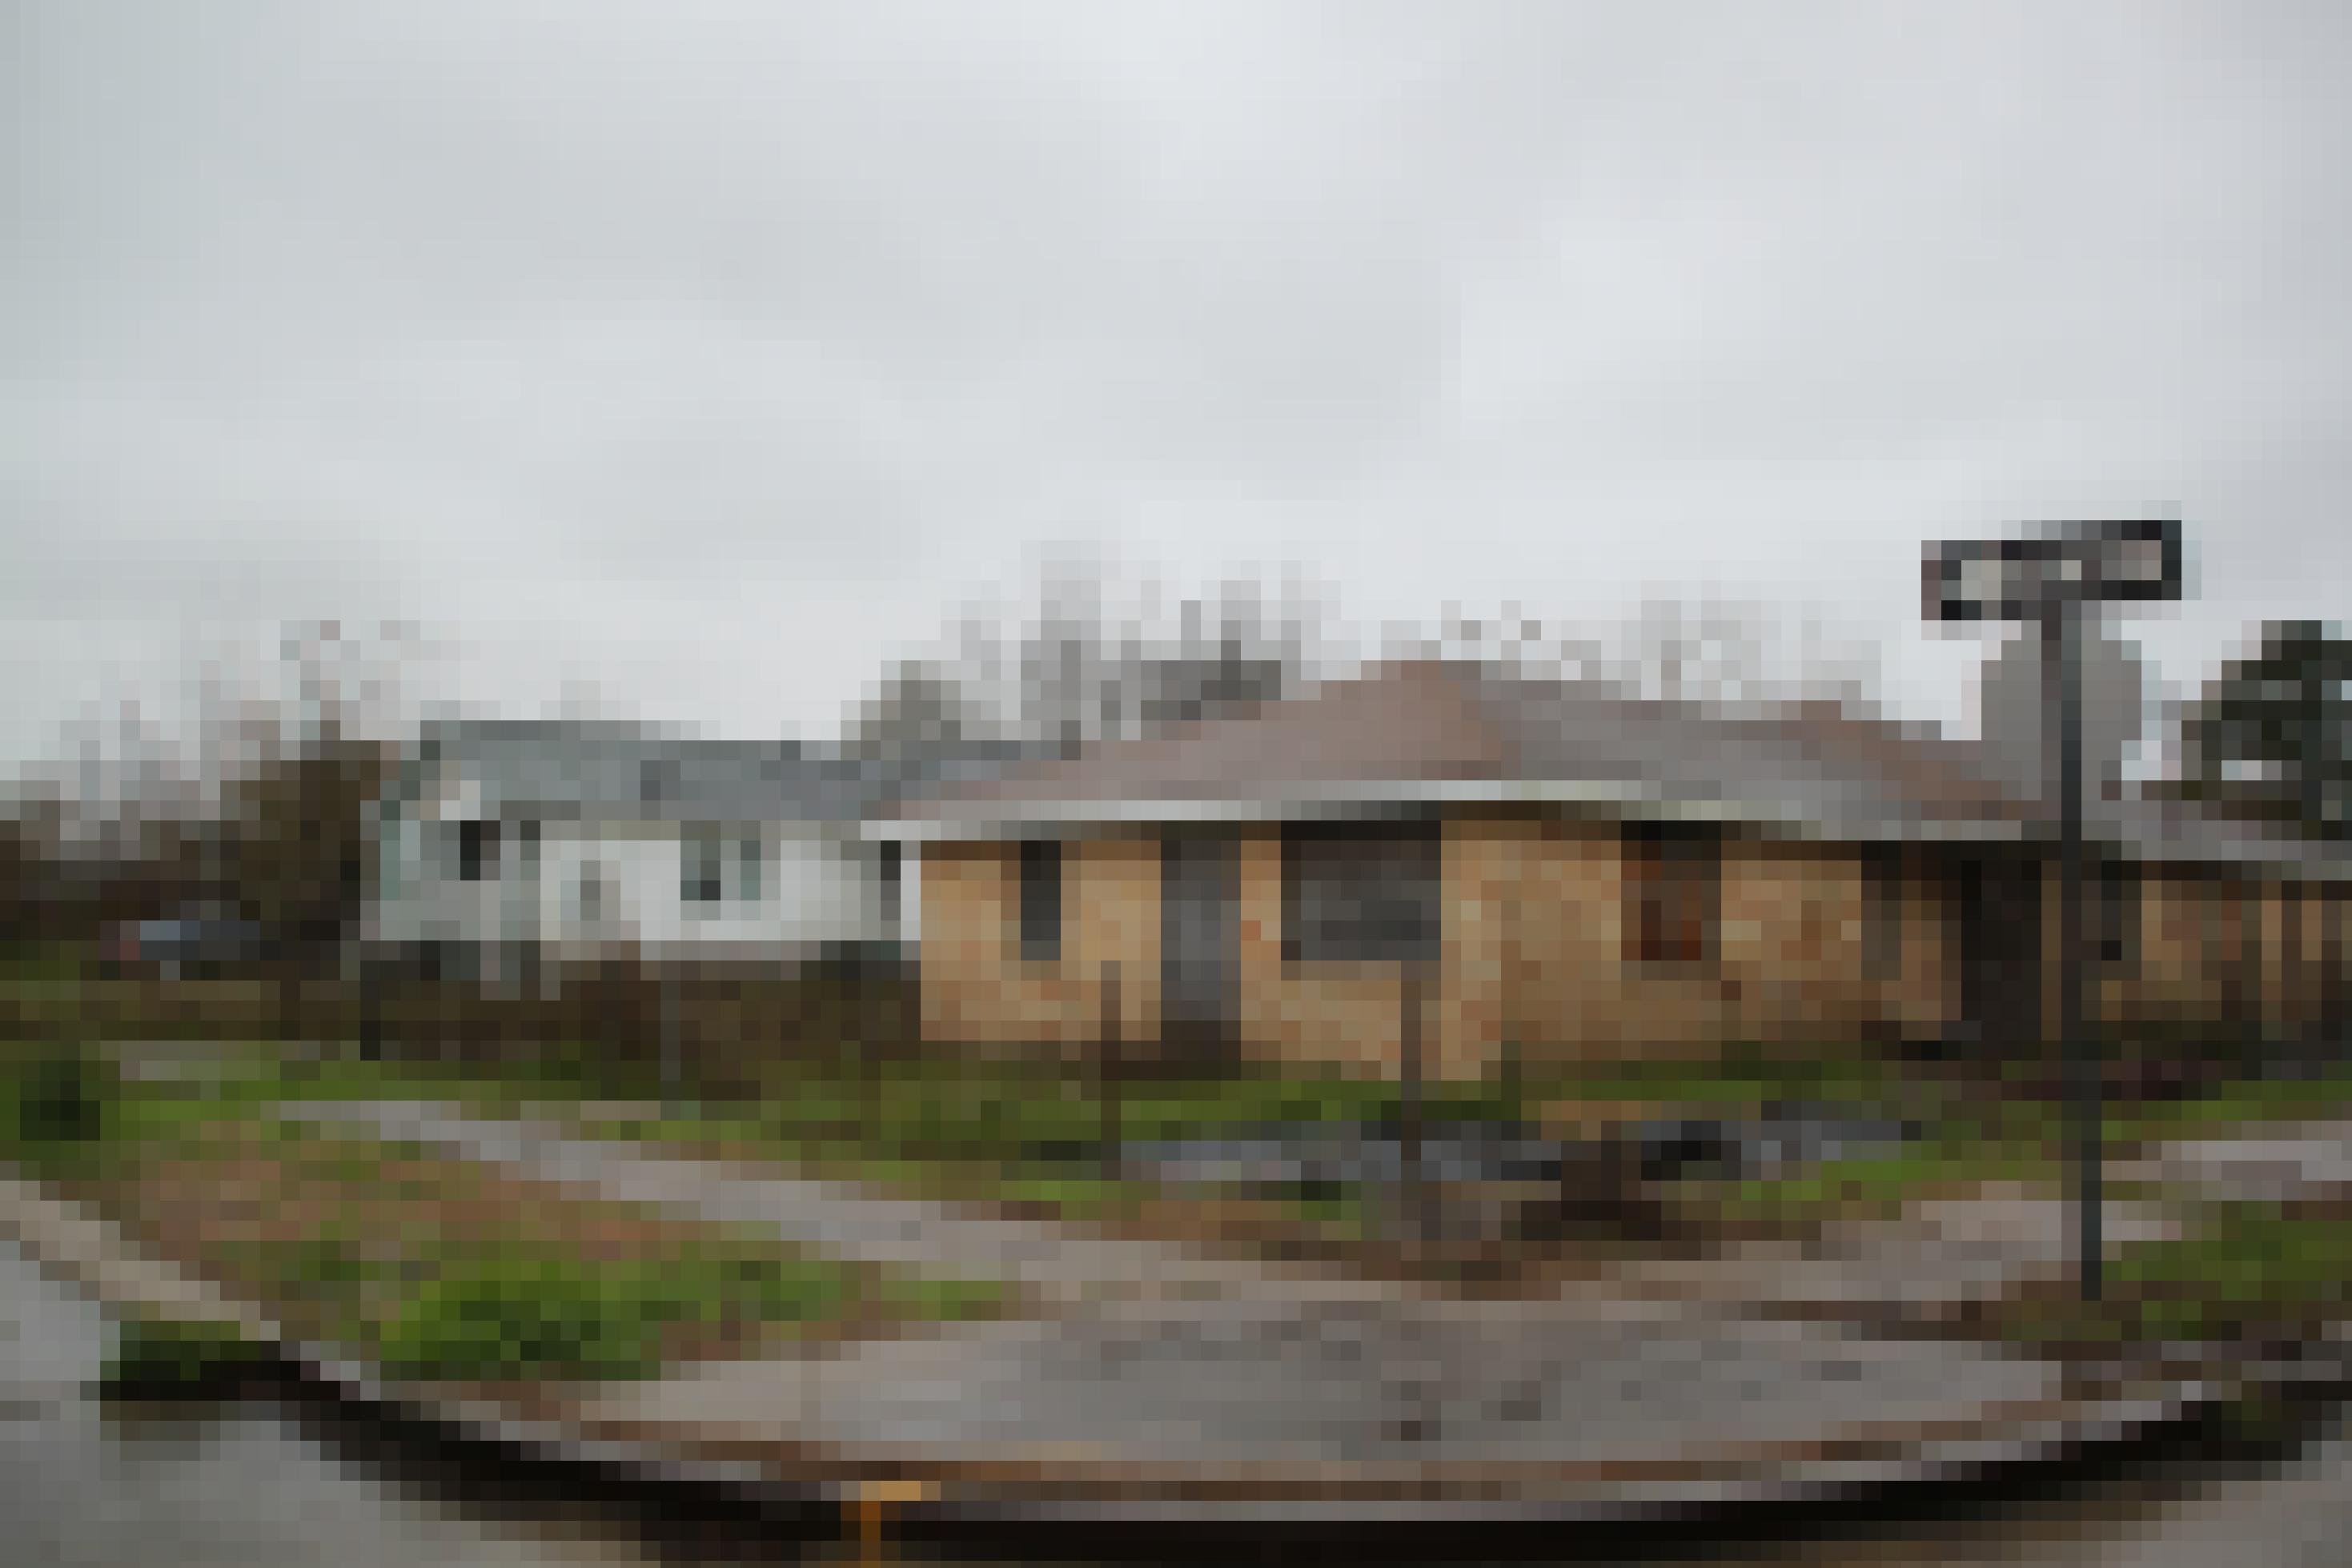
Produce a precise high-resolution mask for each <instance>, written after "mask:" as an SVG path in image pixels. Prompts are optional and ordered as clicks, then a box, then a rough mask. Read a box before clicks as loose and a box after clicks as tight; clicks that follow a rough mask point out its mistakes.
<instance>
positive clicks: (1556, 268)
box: [0, 0, 2352, 762]
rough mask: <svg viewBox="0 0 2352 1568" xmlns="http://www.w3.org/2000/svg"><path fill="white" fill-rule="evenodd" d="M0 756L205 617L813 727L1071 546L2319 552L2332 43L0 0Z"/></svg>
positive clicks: (1452, 15)
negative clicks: (2158, 514)
mask: <svg viewBox="0 0 2352 1568" xmlns="http://www.w3.org/2000/svg"><path fill="white" fill-rule="evenodd" d="M0 27H5V37H0V73H5V74H0V97H5V101H6V104H7V108H6V110H5V113H6V115H7V117H8V119H7V121H6V123H7V126H8V135H7V147H6V159H7V162H6V172H5V207H0V211H5V222H6V224H7V225H8V228H7V233H6V236H5V245H0V279H5V282H0V367H5V369H0V376H5V397H6V404H5V417H0V530H4V531H0V539H5V543H0V551H5V556H0V566H5V570H0V614H4V615H5V629H0V638H5V643H0V657H5V671H6V678H7V682H8V698H7V707H8V711H7V713H6V714H5V723H0V756H5V758H6V759H7V760H9V761H10V762H16V761H21V760H23V759H25V758H30V757H33V756H36V755H37V754H38V753H39V752H40V751H41V750H42V749H43V747H45V746H47V745H48V744H49V741H50V737H51V735H52V733H53V727H54V726H55V725H56V724H57V722H58V720H59V719H60V718H62V717H64V716H68V715H70V714H71V713H73V712H74V711H76V709H77V708H78V707H80V706H86V705H89V704H90V703H93V702H97V701H100V700H107V699H109V698H110V695H120V694H121V693H124V692H148V691H154V690H158V689H160V688H161V687H162V686H166V685H169V684H170V683H171V682H172V681H173V678H174V674H175V667H176V666H177V664H179V662H180V661H182V660H184V658H185V657H186V656H187V655H188V653H189V650H190V649H191V648H192V647H194V646H196V645H198V643H200V642H201V641H202V640H203V639H204V638H206V637H212V636H218V635H224V634H226V635H245V634H248V633H254V634H258V633H259V632H261V629H263V628H266V627H267V626H268V624H269V623H271V622H275V621H277V620H279V619H282V618H288V617H320V616H335V617H341V618H343V619H344V620H346V621H349V622H362V623H364V622H373V621H375V620H379V619H383V618H385V617H400V618H404V619H406V620H409V621H412V622H419V623H422V624H423V625H425V626H426V627H427V628H430V629H432V630H434V631H436V632H439V633H441V634H443V635H445V636H446V637H447V638H448V639H450V640H451V641H452V643H453V644H454V646H455V647H456V648H457V653H455V654H454V655H453V656H452V658H451V659H450V660H448V661H447V662H446V667H445V668H444V670H443V672H442V674H441V676H439V677H436V678H440V679H442V680H443V681H444V682H445V684H446V685H449V686H451V687H453V688H454V694H455V695H462V696H464V697H467V698H468V699H470V700H472V701H475V702H478V703H486V704H491V705H495V706H499V707H501V708H504V709H507V710H509V711H513V712H518V713H524V712H531V711H538V710H541V709H543V708H544V707H545V706H547V705H549V704H551V703H552V702H553V701H555V700H556V699H557V698H558V697H559V696H560V695H562V691H563V689H564V687H565V685H566V684H567V682H572V683H584V684H585V685H590V686H593V688H594V689H596V690H598V691H599V692H601V693H602V695H603V696H604V700H605V701H606V702H607V703H609V704H613V705H617V706H621V707H623V708H625V709H626V710H629V711H635V712H640V713H644V714H646V715H649V716H656V717H664V718H669V719H675V720H677V721H679V722H681V723H688V724H693V725H697V726H700V727H709V728H712V729H716V730H719V731H722V732H727V733H736V734H746V735H750V734H760V733H773V732H774V731H775V729H776V728H777V727H790V728H794V729H798V730H801V731H803V732H813V731H820V730H824V729H828V728H830V727H831V726H832V725H834V724H835V723H836V722H837V720H838V717H839V715H840V711H841V708H842V706H843V705H844V704H845V703H846V702H848V701H850V700H852V699H853V698H854V697H855V696H856V694H857V692H858V690H859V689H860V685H861V683H863V682H865V681H866V680H868V679H870V678H871V677H872V676H873V675H874V674H876V672H877V670H878V668H879V667H880V665H881V664H882V662H883V661H884V660H885V659H886V658H887V657H888V656H889V655H890V654H892V653H894V652H899V651H905V650H909V649H915V648H919V647H921V646H922V645H924V644H926V643H929V641H930V640H931V639H932V638H933V637H934V636H935V635H936V634H937V633H938V632H939V630H940V627H941V625H942V624H943V622H945V621H946V620H947V619H948V618H949V616H950V615H951V614H952V613H953V612H954V611H955V610H956V608H957V606H958V605H959V604H960V603H961V602H962V601H965V600H967V599H968V598H970V597H971V595H973V594H975V593H978V592H983V591H989V590H991V589H993V588H999V587H1010V586H1016V585H1017V584H1018V583H1019V582H1020V581H1021V580H1023V578H1024V575H1025V574H1026V573H1027V572H1028V571H1029V570H1031V569H1032V567H1033V566H1034V561H1035V552H1036V550H1037V549H1038V548H1039V547H1040V546H1043V545H1046V544H1050V543H1054V542H1058V541H1078V542H1081V543H1086V544H1089V545H1093V546H1096V547H1098V548H1101V549H1108V551H1110V552H1111V553H1112V554H1114V555H1115V556H1116V557H1117V558H1118V559H1119V560H1121V561H1123V562H1125V563H1127V565H1128V566H1129V567H1130V568H1131V569H1133V570H1139V571H1143V570H1149V571H1154V572H1158V573H1160V574H1162V575H1164V576H1166V577H1168V578H1169V579H1171V580H1173V581H1174V582H1176V583H1177V584H1179V585H1180V586H1181V585H1185V584H1192V583H1199V582H1201V581H1202V580H1211V579H1214V578H1216V577H1218V576H1220V575H1222V574H1224V573H1226V572H1228V571H1232V570H1255V569H1260V568H1263V569H1265V570H1269V571H1273V572H1278V571H1280V570H1282V569H1283V567H1284V566H1285V565H1286V564H1291V563H1295V564H1296V565H1297V566H1298V567H1300V568H1302V569H1303V570H1305V572H1306V573H1307V576H1308V577H1309V578H1310V579H1312V580H1317V581H1318V582H1320V583H1321V584H1323V585H1324V586H1325V587H1326V589H1327V590H1328V593H1329V595H1330V597H1331V598H1332V599H1333V600H1335V601H1337V603H1338V605H1339V608H1340V609H1341V610H1342V611H1343V612H1345V613H1346V614H1347V615H1348V616H1349V618H1350V620H1351V621H1354V622H1359V623H1362V624H1368V625H1371V624H1378V623H1380V622H1384V621H1388V620H1393V619H1399V618H1412V619H1416V620H1421V621H1429V620H1432V619H1433V618H1434V617H1436V616H1437V615H1438V614H1439V613H1440V612H1441V610H1442V609H1443V607H1444V604H1445V603H1446V602H1447V601H1458V602H1459V603H1461V604H1462V605H1463V606H1464V607H1465V609H1467V610H1470V611H1473V612H1475V611H1480V610H1486V609H1491V608H1493V607H1494V606H1496V604H1498V603H1499V602H1501V601H1505V600H1507V599H1516V600H1517V601H1519V602H1520V603H1521V604H1522V605H1523V606H1524V607H1525V608H1526V610H1527V611H1528V612H1529V613H1533V614H1538V615H1542V616H1544V617H1547V618H1550V619H1558V620H1567V621H1573V620H1577V619H1580V618H1591V617H1608V616H1613V615H1616V614H1621V613H1623V612H1628V611H1630V610H1631V609H1633V607H1634V605H1635V603H1636V602H1637V601H1639V600H1640V599H1641V598H1642V597H1643V595H1644V593H1645V592H1649V591H1653V590H1655V589H1666V590H1697V589H1702V588H1706V587H1710V586H1711V587H1713V588H1715V589H1717V590H1719V591H1726V592H1728V593H1731V594H1734V595H1738V596H1746V597H1754V598H1760V599H1767V600H1775V601H1780V600H1787V601H1796V600H1800V599H1804V600H1810V601H1813V602H1815V603H1817V604H1819V605H1821V606H1822V607H1824V608H1825V609H1827V610H1828V611H1829V612H1831V613H1832V615H1833V616H1835V617H1840V618H1843V621H1844V622H1845V623H1846V625H1847V626H1848V627H1850V628H1851V629H1853V630H1854V631H1857V632H1862V633H1864V634H1866V635H1868V636H1871V637H1874V638H1877V639H1880V640H1883V641H1884V643H1885V644H1886V647H1887V652H1888V656H1889V659H1890V663H1891V666H1892V669H1893V671H1894V674H1895V688H1894V695H1895V698H1896V700H1897V702H1898V703H1899V705H1900V706H1902V707H1903V709H1904V710H1905V711H1906V712H1909V713H1912V714H1914V715H1916V716H1921V717H1927V718H1957V717H1959V716H1962V715H1963V714H1964V712H1965V708H1966V702H1965V692H1966V682H1967V677H1968V674H1969V671H1970V670H1971V669H1972V668H1973V667H1974V665H1975V664H1976V661H1977V658H1978V656H1979V653H1981V652H1982V651H1983V649H1984V648H1985V647H1986V646H1987V645H1988V644H1987V643H1986V642H1984V641H1982V640H1978V639H1968V640H1960V641H1955V640H1950V639H1939V638H1934V637H1931V636H1929V635H1927V633H1925V632H1923V631H1922V630H1921V629H1920V628H1919V627H1918V626H1917V625H1916V581H1917V570H1918V569H1917V561H1918V549H1919V543H1920V541H1921V540H1922V539H1923V538H1927V537H1930V536H1938V535H1942V534H1947V533H1970V534H1973V533H1982V532H1990V531H1999V530H2001V529H2003V528H2008V527H2011V525H2013V524H2015V523H2018V522H2021V521H2023V520H2027V519H2032V518H2039V517H2063V516H2072V515H2083V514H2088V513H2129V514H2136V513H2139V512H2141V511H2144V510H2146V509H2147V508H2148V507H2151V506H2154V507H2167V508H2177V509H2178V511H2179V514H2180V515H2181V516H2182V517H2184V518H2185V519H2186V523H2187V527H2188V531H2189V536H2190V538H2191V539H2192V541H2193V549H2194V550H2195V561H2196V577H2195V581H2194V587H2195V590H2196V591H2197V594H2198V598H2197V600H2196V601H2195V602H2194V603H2193V604H2191V605H2189V606H2187V607H2184V608H2183V609H2181V610H2180V611H2179V612H2176V613H2174V614H2173V615H2172V616H2171V617H2170V618H2169V619H2150V620H2148V621H2147V622H2145V623H2144V627H2143V630H2144V631H2145V632H2146V634H2147V646H2148V651H2149V653H2150V654H2151V657H2152V659H2153V661H2154V662H2155V664H2156V665H2157V667H2158V669H2159V670H2160V671H2161V672H2162V674H2164V675H2166V676H2168V677H2169V678H2171V679H2173V680H2176V681H2177V680H2186V679H2190V678H2193V677H2195V676H2196V675H2197V674H2199V672H2200V670H2202V669H2203V668H2204V667H2205V666H2206V665H2207V664H2209V663H2210V661H2211V660H2213V659H2215V658H2218V657H2220V656H2221V655H2222V654H2223V653H2227V652H2229V651H2231V649H2232V647H2233V642H2234V639H2236V638H2237V637H2238V636H2240V635H2241V634H2242V632H2243V630H2244V628H2245V627H2246V625H2247V623H2248V622H2251V621H2254V620H2258V619H2260V618H2262V617H2264V616H2279V615H2299V616H2319V617H2340V616H2341V615H2342V614H2343V609H2342V606H2343V602H2344V596H2343V594H2342V593H2341V591H2340V590H2339V584H2341V583H2342V582H2344V581H2345V580H2347V568H2352V542H2347V539H2352V530H2347V528H2346V527H2345V518H2346V517H2347V501H2352V447H2347V444H2346V442H2345V440H2344V432H2345V430H2346V428H2347V425H2346V414H2347V410H2352V292H2347V289H2346V287H2345V286H2344V280H2345V279H2346V278H2347V277H2352V201H2347V190H2352V186H2347V182H2346V174H2345V171H2346V169H2347V152H2352V145H2347V143H2348V142H2352V108H2347V95H2346V91H2345V89H2346V85H2347V82H2352V7H2347V6H2345V5H2340V4H2336V3H2332V0H2307V3H2304V4H2266V3H2260V0H2257V3H2252V4H2245V3H2233V4H2220V3H2217V4H2212V5H2179V4H2167V3H2163V0H2116V3H2112V4H2109V3H2100V0H2030V3H2026V4H2002V3H1994V0H1972V3H1970V4H1967V5H1949V4H1911V3H1906V0H1865V3H1861V4H1853V5H1830V4H1807V3H1801V0H1776V3H1774V4H1771V5H1756V4H1752V3H1735V4H1724V5H1715V4H1698V3H1681V4H1661V5H1645V4H1625V5H1599V4H1591V5H1587V4H1568V3H1562V4H1551V5H1538V4H1527V5H1500V4H1488V5H1481V4H1459V3H1447V4H1439V3H1435V0H1432V3H1428V4H1419V3H1415V4H1403V3H1394V4H1391V3H1385V0H1349V3H1340V4H1332V5H1284V4H1267V3H1264V0H1258V3H1252V4H1215V3H1207V0H1182V3H1179V4H1171V5H1145V4H1130V3H1122V0H1074V3H1071V4H1003V3H999V4H970V3H963V4H954V3H942V4H930V3H913V0H859V3H856V4H842V5H828V4H808V3H785V4H773V5H761V4H751V3H748V0H747V3H742V4H736V5H709V4H696V3H681V0H664V3H662V4H652V3H643V4H628V5H622V4H608V3H597V0H561V3H558V0H544V3H541V4H504V3H493V0H451V3H434V0H404V3H403V4H399V5H381V4H349V5H336V4H317V3H314V0H286V3H282V4H273V3H268V0H206V3H205V4H202V5H189V4H181V3H175V0H155V3H152V4H131V3H116V0H55V3H46V4H45V3H42V0H15V3H12V4H9V5H5V6H0Z"/></svg>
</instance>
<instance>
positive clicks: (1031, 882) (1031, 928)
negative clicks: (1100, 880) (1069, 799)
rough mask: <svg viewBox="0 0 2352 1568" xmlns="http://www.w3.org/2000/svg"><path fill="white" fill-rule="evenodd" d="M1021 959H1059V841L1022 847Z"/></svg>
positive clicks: (1037, 841)
mask: <svg viewBox="0 0 2352 1568" xmlns="http://www.w3.org/2000/svg"><path fill="white" fill-rule="evenodd" d="M1021 956H1023V957H1024V958H1027V959H1031V960H1034V961H1044V960H1051V959H1055V958H1058V957H1060V956H1062V842H1061V841H1060V840H1059V839H1031V840H1029V841H1026V842H1024V844H1022V846H1021Z"/></svg>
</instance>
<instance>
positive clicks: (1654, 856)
mask: <svg viewBox="0 0 2352 1568" xmlns="http://www.w3.org/2000/svg"><path fill="white" fill-rule="evenodd" d="M1722 862H1723V857H1722V848H1721V841H1720V840H1719V839H1718V838H1717V835H1716V834H1715V832H1714V831H1711V830H1709V829H1706V828H1703V827H1690V826H1685V825H1682V824H1679V823H1677V824H1660V823H1649V822H1644V823H1640V824H1637V825H1635V826H1634V827H1633V828H1630V829H1628V830H1627V832H1626V835H1625V903H1626V909H1625V936H1626V942H1625V956H1627V957H1628V958H1630V959H1632V960H1633V961H1635V962H1637V963H1643V964H1696V963H1701V962H1704V961H1705V960H1706V959H1709V958H1712V957H1713V956H1715V950H1716V947H1715V935H1716V933H1715V928H1716V920H1717V913H1718V910H1719V907H1720V905H1721V903H1722V894H1723V877H1722Z"/></svg>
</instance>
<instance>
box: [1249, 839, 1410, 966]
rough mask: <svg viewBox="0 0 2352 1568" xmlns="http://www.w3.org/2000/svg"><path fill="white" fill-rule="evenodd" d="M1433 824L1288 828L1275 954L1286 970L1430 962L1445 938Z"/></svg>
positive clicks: (1283, 848)
mask: <svg viewBox="0 0 2352 1568" xmlns="http://www.w3.org/2000/svg"><path fill="white" fill-rule="evenodd" d="M1443 862H1444V840H1443V838H1442V836H1441V833H1440V829H1439V826H1438V824H1437V823H1436V822H1434V821H1426V822H1339V823H1326V822H1317V823H1293V824H1291V825H1290V826H1289V827H1288V828H1286V830H1285V831H1284V832H1283V836H1282V905H1283V907H1282V951H1283V956H1284V957H1285V958H1286V959H1288V960H1289V961H1291V962H1293V963H1307V964H1313V963H1393V962H1418V961H1424V960H1430V959H1434V958H1435V957H1436V956H1438V948H1439V943H1440V941H1441V939H1442V937H1443V935H1444V917H1443V909H1444V885H1443V876H1442V867H1443Z"/></svg>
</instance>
